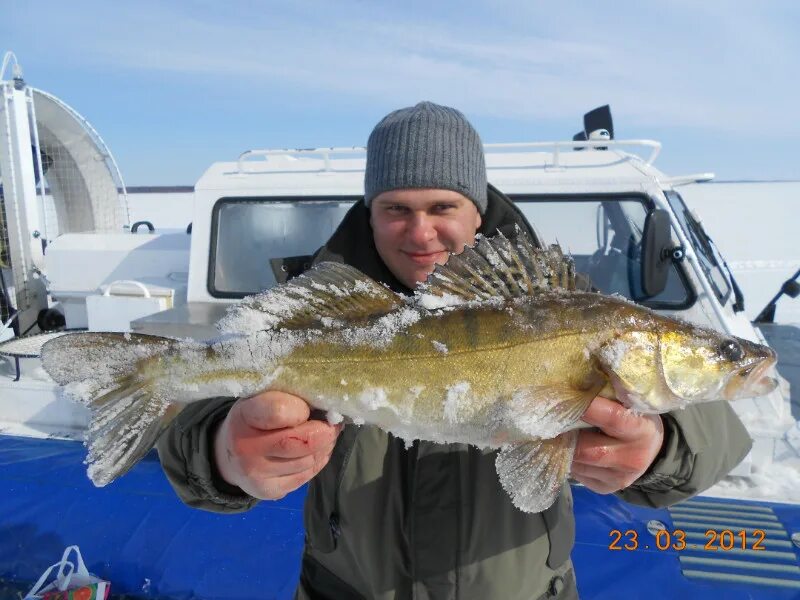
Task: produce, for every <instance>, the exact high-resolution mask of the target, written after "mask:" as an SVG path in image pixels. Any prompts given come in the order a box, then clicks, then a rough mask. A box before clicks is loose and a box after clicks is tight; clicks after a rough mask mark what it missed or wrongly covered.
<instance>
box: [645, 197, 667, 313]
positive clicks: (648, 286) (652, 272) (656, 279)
mask: <svg viewBox="0 0 800 600" xmlns="http://www.w3.org/2000/svg"><path fill="white" fill-rule="evenodd" d="M672 254H673V248H672V237H671V234H670V221H669V213H668V212H667V211H665V210H663V209H661V208H654V209H653V210H651V211H650V212H649V213H648V214H647V217H646V218H645V221H644V231H643V232H642V290H643V291H644V293H645V294H646V295H647V296H650V297H652V296H657V295H658V294H660V293H661V292H663V291H664V288H665V287H666V286H667V275H668V274H669V266H670V263H671V262H672V261H671V259H672Z"/></svg>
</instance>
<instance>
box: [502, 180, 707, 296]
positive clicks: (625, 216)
mask: <svg viewBox="0 0 800 600" xmlns="http://www.w3.org/2000/svg"><path fill="white" fill-rule="evenodd" d="M512 198H513V200H514V201H515V202H516V203H517V206H519V208H520V209H521V210H522V212H523V214H524V215H525V217H526V218H527V219H528V221H529V222H530V223H531V225H533V227H534V228H535V229H536V231H537V232H538V233H539V235H540V237H541V238H542V240H543V241H544V243H546V244H555V243H558V244H559V245H560V246H561V247H562V248H563V249H564V251H565V252H568V253H569V254H570V255H571V256H572V258H573V259H574V260H575V268H576V270H577V271H578V272H579V273H583V274H585V275H586V276H588V277H589V279H590V280H591V282H592V284H593V285H594V287H596V288H597V289H599V290H600V291H601V292H603V293H606V294H620V295H622V296H625V297H626V298H629V299H631V300H633V301H635V302H638V303H640V304H643V305H645V306H649V307H651V308H666V309H680V308H686V307H688V306H690V305H691V304H692V303H693V302H694V299H695V294H694V291H693V290H692V288H691V286H690V285H689V283H688V280H687V278H686V275H685V273H684V272H683V270H682V268H681V267H680V266H679V265H678V264H675V263H672V264H671V266H670V270H669V273H668V277H667V285H666V288H665V289H664V291H663V292H661V293H660V294H658V295H657V296H652V297H651V296H647V295H646V294H645V293H644V291H643V290H642V283H641V267H642V264H641V255H642V231H643V229H644V221H645V218H646V217H647V212H648V210H649V208H650V205H651V202H650V200H649V199H648V198H647V197H646V196H638V195H626V196H609V195H601V196H588V195H586V196H581V195H565V196H522V195H514V196H512Z"/></svg>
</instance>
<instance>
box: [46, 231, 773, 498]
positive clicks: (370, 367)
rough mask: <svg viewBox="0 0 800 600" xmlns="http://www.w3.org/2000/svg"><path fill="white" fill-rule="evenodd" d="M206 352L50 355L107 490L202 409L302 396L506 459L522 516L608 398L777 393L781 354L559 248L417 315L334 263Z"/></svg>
mask: <svg viewBox="0 0 800 600" xmlns="http://www.w3.org/2000/svg"><path fill="white" fill-rule="evenodd" d="M219 326H220V331H221V332H222V333H223V335H222V337H220V338H219V339H217V340H216V341H213V342H211V343H209V344H200V343H197V342H192V341H187V340H175V339H166V338H160V337H156V336H149V335H139V334H113V333H81V334H74V335H65V336H63V337H60V338H57V339H55V340H52V341H50V342H48V343H47V344H46V345H45V346H44V347H43V351H42V361H43V364H44V367H45V369H46V370H47V372H48V373H49V374H50V375H51V376H52V377H53V379H54V380H55V381H56V382H58V383H59V384H61V385H66V386H67V391H68V392H69V393H70V394H71V395H73V396H77V397H78V398H79V399H81V400H82V401H84V402H85V403H86V404H87V405H88V406H89V407H90V408H91V410H92V415H93V416H92V421H91V424H90V427H89V430H88V434H87V444H88V447H89V451H88V458H87V463H88V465H89V468H88V472H89V476H90V478H91V479H92V481H93V482H94V483H95V484H96V485H99V486H102V485H105V484H107V483H109V482H111V481H113V480H114V479H115V478H116V477H118V476H119V475H121V474H123V473H125V472H126V471H127V470H128V469H129V468H130V467H131V466H132V465H133V464H135V463H136V461H138V460H139V459H140V458H141V457H142V456H143V455H144V454H145V453H146V452H147V451H148V450H149V449H150V448H151V447H152V446H153V445H154V444H155V442H156V440H157V439H158V437H159V435H160V434H161V433H162V432H163V431H164V430H165V428H166V427H167V426H168V424H169V422H170V421H171V420H172V419H173V418H174V417H175V416H176V415H177V414H178V412H179V411H180V410H181V408H182V407H183V406H185V405H186V404H187V403H189V402H194V401H198V400H202V399H204V398H209V397H212V396H220V395H224V396H238V397H246V396H250V395H253V394H255V393H257V392H260V391H262V390H266V389H273V390H281V391H284V392H289V393H291V394H296V395H298V396H300V397H302V398H304V399H305V400H307V401H308V403H309V404H310V405H311V406H313V407H315V408H317V409H322V410H325V411H328V419H329V420H330V421H332V422H337V421H339V420H341V419H342V418H343V417H347V418H348V419H349V421H351V422H353V423H356V424H360V423H370V424H373V425H377V426H378V427H381V428H382V429H385V430H387V431H390V432H392V433H393V434H394V435H396V436H399V437H401V438H404V439H406V440H412V439H424V440H431V441H434V442H463V443H468V444H474V445H476V446H479V447H490V448H499V450H500V451H499V453H498V455H497V460H496V466H497V471H498V475H499V478H500V482H501V483H502V485H503V487H504V488H505V489H506V491H507V492H508V493H509V495H510V496H511V499H512V501H513V502H514V504H515V505H516V506H517V507H518V508H520V509H521V510H524V511H530V512H536V511H541V510H544V509H545V508H547V507H548V506H550V505H551V504H552V502H553V501H554V499H555V497H556V495H557V494H558V491H559V489H560V487H561V484H562V483H563V481H564V479H565V478H566V476H567V473H568V471H569V468H570V463H571V461H572V454H573V450H574V445H575V439H576V435H575V430H576V428H578V427H580V426H581V424H582V422H581V416H582V415H583V413H584V411H585V410H586V408H587V407H588V405H589V403H590V402H591V401H592V399H593V398H594V397H595V396H597V395H598V394H601V395H603V396H606V397H608V398H612V399H616V400H618V401H619V402H621V403H622V404H623V405H625V406H627V407H629V408H630V409H632V410H634V411H637V412H639V413H663V412H667V411H670V410H674V409H677V408H681V407H683V406H686V405H687V404H690V403H695V402H707V401H712V400H734V399H736V398H743V397H753V396H759V395H762V394H765V393H767V392H769V391H771V390H772V389H774V387H775V386H776V381H775V380H774V379H773V378H772V377H770V376H769V375H768V371H769V370H770V369H771V368H772V366H773V365H774V363H775V360H776V356H775V353H774V352H773V351H772V350H771V349H769V348H768V347H765V346H760V345H758V344H754V343H752V342H749V341H747V340H743V339H738V338H733V337H730V336H728V335H725V334H721V333H719V332H717V331H713V330H710V329H704V328H701V327H697V326H695V325H690V324H688V323H685V322H681V321H678V320H675V319H671V318H668V317H665V316H661V315H658V314H656V313H654V312H652V311H651V310H648V309H646V308H643V307H641V306H638V305H636V304H633V303H631V302H629V301H627V300H625V299H623V298H620V297H614V296H604V295H601V294H598V293H592V292H584V291H578V290H576V289H575V274H574V267H573V263H572V261H571V260H570V259H568V258H566V257H564V255H563V254H562V252H561V250H560V249H559V248H558V247H557V246H553V247H551V248H550V249H547V250H540V249H534V248H532V247H531V246H530V245H529V242H528V241H527V240H526V238H525V237H524V236H522V235H521V234H518V236H517V237H516V238H514V239H513V241H510V240H509V239H507V238H505V237H503V236H502V235H498V236H496V237H494V238H492V239H488V238H483V237H479V238H478V241H477V243H476V245H475V246H474V247H473V248H467V249H465V251H464V252H462V253H461V254H459V255H454V256H451V257H450V259H449V261H448V263H447V264H446V265H444V266H437V267H436V270H435V271H434V273H433V274H432V275H431V276H430V277H429V279H428V281H427V283H426V284H424V285H423V286H421V287H420V289H419V290H417V292H416V294H415V296H414V297H413V298H406V297H404V296H400V295H398V294H395V293H393V292H391V291H390V290H388V289H387V288H386V287H385V286H383V285H381V284H379V283H377V282H375V281H373V280H371V279H369V278H368V277H366V276H365V275H363V274H362V273H361V272H359V271H358V270H356V269H354V268H352V267H349V266H346V265H342V264H336V263H323V264H321V265H319V266H317V267H316V268H315V269H313V270H311V271H309V272H308V273H306V274H305V275H302V276H300V277H298V278H296V279H294V280H292V281H290V282H289V283H287V284H284V285H280V286H278V287H275V288H273V289H271V290H269V291H267V292H265V293H262V294H259V295H256V296H252V297H249V298H246V299H244V300H243V301H242V302H241V303H240V304H238V305H236V306H234V307H232V308H231V309H230V310H229V312H228V314H227V315H226V316H225V317H224V318H223V319H222V320H221V321H220V323H219Z"/></svg>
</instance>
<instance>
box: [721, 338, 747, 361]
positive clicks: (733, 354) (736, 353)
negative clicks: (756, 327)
mask: <svg viewBox="0 0 800 600" xmlns="http://www.w3.org/2000/svg"><path fill="white" fill-rule="evenodd" d="M719 353H720V354H721V355H722V358H724V359H725V360H730V361H733V362H736V361H739V360H742V359H743V358H744V349H743V348H742V345H741V344H740V343H739V342H737V341H736V340H725V341H724V342H722V343H721V344H720V345H719Z"/></svg>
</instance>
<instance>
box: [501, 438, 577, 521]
mask: <svg viewBox="0 0 800 600" xmlns="http://www.w3.org/2000/svg"><path fill="white" fill-rule="evenodd" d="M577 438H578V434H577V432H576V431H568V432H566V433H562V434H561V435H559V436H558V437H555V438H552V439H547V440H531V441H529V442H520V443H518V444H510V445H508V446H505V447H503V448H502V449H501V450H500V452H499V454H498V455H497V459H496V460H495V468H496V469H497V476H498V477H499V479H500V484H501V485H502V486H503V489H504V490H505V491H506V492H507V493H508V495H509V496H510V497H511V502H512V503H513V504H514V506H516V507H517V508H518V509H520V510H521V511H524V512H529V513H538V512H542V511H543V510H547V509H548V508H550V506H552V504H553V502H555V500H556V498H557V497H558V493H559V492H560V491H561V487H562V485H563V484H564V481H565V480H566V478H567V475H568V473H569V469H570V465H571V464H572V456H573V454H574V452H575V444H576V441H577Z"/></svg>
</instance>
